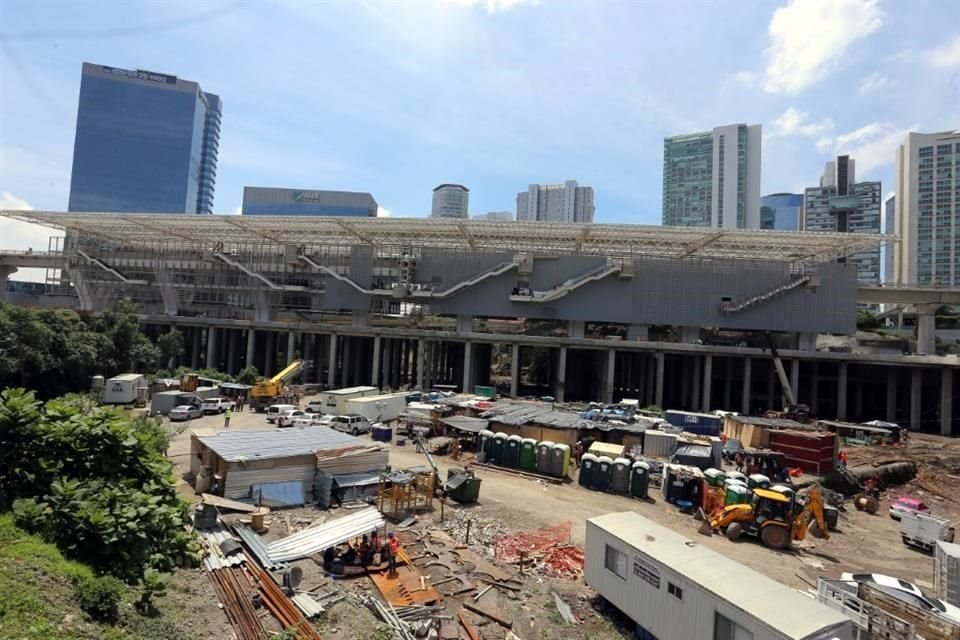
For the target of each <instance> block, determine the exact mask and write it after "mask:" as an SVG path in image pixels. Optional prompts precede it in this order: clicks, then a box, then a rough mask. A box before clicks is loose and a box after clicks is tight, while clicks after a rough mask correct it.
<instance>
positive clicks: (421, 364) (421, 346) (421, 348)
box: [417, 338, 466, 392]
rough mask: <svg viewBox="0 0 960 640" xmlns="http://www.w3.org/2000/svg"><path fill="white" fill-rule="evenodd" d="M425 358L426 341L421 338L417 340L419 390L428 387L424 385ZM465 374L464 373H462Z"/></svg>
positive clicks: (424, 390)
mask: <svg viewBox="0 0 960 640" xmlns="http://www.w3.org/2000/svg"><path fill="white" fill-rule="evenodd" d="M426 358H427V341H426V340H424V339H423V338H420V339H419V340H417V387H418V388H419V389H420V391H423V392H426V391H429V389H425V388H424V385H425V384H426V378H427V376H426V373H427V372H426V371H425V370H424V369H425V368H426ZM464 375H466V374H464Z"/></svg>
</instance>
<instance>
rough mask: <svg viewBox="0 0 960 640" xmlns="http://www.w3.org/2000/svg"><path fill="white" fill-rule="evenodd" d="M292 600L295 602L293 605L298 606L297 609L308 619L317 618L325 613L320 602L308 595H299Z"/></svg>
mask: <svg viewBox="0 0 960 640" xmlns="http://www.w3.org/2000/svg"><path fill="white" fill-rule="evenodd" d="M290 600H292V601H293V604H295V605H297V608H298V609H300V611H302V612H303V615H305V616H306V617H307V618H315V617H316V616H319V615H320V614H322V613H324V611H325V610H324V608H323V607H322V606H320V603H319V602H317V601H316V600H314V599H313V598H312V597H310V596H309V595H307V594H306V593H298V594H297V595H295V596H293V597H292V598H290Z"/></svg>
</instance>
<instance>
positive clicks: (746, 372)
mask: <svg viewBox="0 0 960 640" xmlns="http://www.w3.org/2000/svg"><path fill="white" fill-rule="evenodd" d="M752 362H753V361H752V360H751V359H750V356H747V357H746V358H744V359H743V391H742V393H743V396H742V397H741V398H740V412H741V413H743V414H745V415H750V390H751V386H750V385H751V380H750V374H751V371H750V368H751V364H752Z"/></svg>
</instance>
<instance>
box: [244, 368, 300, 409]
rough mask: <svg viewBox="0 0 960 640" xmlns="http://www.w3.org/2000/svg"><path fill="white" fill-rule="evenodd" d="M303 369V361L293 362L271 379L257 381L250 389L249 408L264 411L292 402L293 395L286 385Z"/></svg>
mask: <svg viewBox="0 0 960 640" xmlns="http://www.w3.org/2000/svg"><path fill="white" fill-rule="evenodd" d="M303 367H304V362H303V360H294V361H293V362H291V363H290V364H288V365H287V367H286V368H285V369H284V370H283V371H281V372H280V373H278V374H277V375H275V376H273V377H272V378H269V379H267V378H262V379H260V380H258V381H257V383H256V384H255V385H253V388H252V389H250V407H251V408H252V409H253V410H254V411H266V409H267V407H269V406H270V405H272V404H282V403H287V402H289V401H291V400H293V394H292V393H290V392H289V391H288V390H287V383H288V382H289V381H290V380H292V379H293V377H294V376H296V375H297V374H298V373H300V372H301V371H303ZM291 404H292V403H291Z"/></svg>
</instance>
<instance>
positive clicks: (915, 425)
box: [910, 367, 923, 431]
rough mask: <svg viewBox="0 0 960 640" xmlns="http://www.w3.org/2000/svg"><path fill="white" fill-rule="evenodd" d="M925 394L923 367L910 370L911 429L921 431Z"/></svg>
mask: <svg viewBox="0 0 960 640" xmlns="http://www.w3.org/2000/svg"><path fill="white" fill-rule="evenodd" d="M922 395H923V369H921V368H920V367H914V368H913V369H911V370H910V430H911V431H920V408H921V407H920V402H921V397H922Z"/></svg>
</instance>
